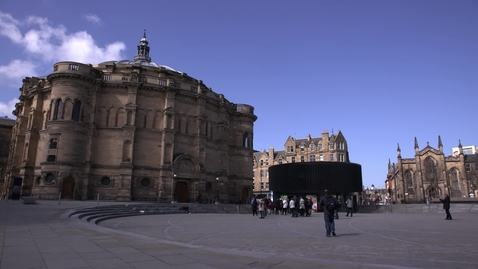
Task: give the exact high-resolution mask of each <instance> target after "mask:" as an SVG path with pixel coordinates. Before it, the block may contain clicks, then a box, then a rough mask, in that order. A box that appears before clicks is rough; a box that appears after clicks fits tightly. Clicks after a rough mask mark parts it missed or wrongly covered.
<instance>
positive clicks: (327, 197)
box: [319, 190, 337, 237]
mask: <svg viewBox="0 0 478 269" xmlns="http://www.w3.org/2000/svg"><path fill="white" fill-rule="evenodd" d="M336 207H337V199H335V198H334V197H333V196H332V195H331V194H330V193H329V191H328V190H325V191H324V195H323V196H322V197H321V198H320V201H319V208H321V209H323V210H324V221H325V234H326V236H327V237H330V235H331V234H332V236H336V234H335V223H334V211H335V208H336Z"/></svg>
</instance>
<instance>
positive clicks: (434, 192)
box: [426, 185, 442, 198]
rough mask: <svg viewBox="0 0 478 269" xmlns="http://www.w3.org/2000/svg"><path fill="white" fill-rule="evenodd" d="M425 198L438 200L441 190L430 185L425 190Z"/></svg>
mask: <svg viewBox="0 0 478 269" xmlns="http://www.w3.org/2000/svg"><path fill="white" fill-rule="evenodd" d="M426 192H427V196H428V197H430V198H439V197H441V195H442V190H441V189H440V188H439V187H438V186H433V185H430V186H428V188H427V191H426Z"/></svg>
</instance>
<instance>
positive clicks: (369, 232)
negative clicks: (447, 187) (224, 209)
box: [0, 201, 478, 269]
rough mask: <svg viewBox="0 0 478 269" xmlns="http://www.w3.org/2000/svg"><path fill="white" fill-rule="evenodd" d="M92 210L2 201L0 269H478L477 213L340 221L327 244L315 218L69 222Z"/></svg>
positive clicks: (200, 216) (318, 216) (216, 216)
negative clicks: (81, 212) (75, 212)
mask: <svg viewBox="0 0 478 269" xmlns="http://www.w3.org/2000/svg"><path fill="white" fill-rule="evenodd" d="M107 204H115V203H101V202H100V203H99V206H102V205H107ZM116 204H118V203H116ZM95 206H98V205H97V203H96V202H80V201H62V202H61V203H59V202H58V201H38V203H37V204H22V203H21V201H8V202H7V201H0V253H1V256H0V268H1V269H28V268H32V269H45V268H48V269H68V268H78V269H86V268H115V269H126V268H138V269H140V268H141V269H143V268H144V269H148V268H154V269H158V268H198V269H201V268H230V269H235V268H306V269H308V268H311V269H312V268H345V269H348V268H478V261H477V258H476V257H478V248H477V246H478V234H477V233H476V227H478V226H477V223H478V213H477V212H476V211H474V212H453V211H452V212H451V213H452V216H453V220H451V221H449V220H444V218H445V215H444V213H441V212H440V213H356V214H354V216H353V217H352V218H350V217H345V214H344V213H341V214H340V219H338V220H336V232H337V236H335V237H326V236H325V228H324V221H323V214H322V213H317V214H313V215H312V217H304V218H302V217H299V218H291V216H290V215H287V216H283V215H271V216H267V217H266V218H265V219H259V218H258V217H253V216H251V215H250V214H209V213H208V214H170V215H145V216H135V217H124V218H115V219H110V220H106V221H103V222H101V223H99V225H95V224H94V223H91V222H88V221H87V220H85V219H81V218H79V217H78V216H77V215H72V216H71V213H73V212H74V211H75V210H77V209H80V208H87V207H95Z"/></svg>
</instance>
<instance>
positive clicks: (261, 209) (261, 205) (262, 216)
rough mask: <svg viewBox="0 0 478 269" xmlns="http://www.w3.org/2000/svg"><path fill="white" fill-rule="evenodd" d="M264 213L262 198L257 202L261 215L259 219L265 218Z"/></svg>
mask: <svg viewBox="0 0 478 269" xmlns="http://www.w3.org/2000/svg"><path fill="white" fill-rule="evenodd" d="M265 211H266V209H265V202H264V198H261V199H260V200H259V213H260V214H261V217H260V219H263V218H265Z"/></svg>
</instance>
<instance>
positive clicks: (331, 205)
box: [325, 196, 336, 212]
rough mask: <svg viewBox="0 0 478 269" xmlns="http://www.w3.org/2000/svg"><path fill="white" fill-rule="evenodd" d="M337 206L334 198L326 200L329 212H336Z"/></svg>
mask: <svg viewBox="0 0 478 269" xmlns="http://www.w3.org/2000/svg"><path fill="white" fill-rule="evenodd" d="M335 206H336V205H335V201H334V197H332V196H330V197H327V198H326V200H325V208H326V209H327V211H329V212H334V210H335Z"/></svg>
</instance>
